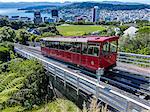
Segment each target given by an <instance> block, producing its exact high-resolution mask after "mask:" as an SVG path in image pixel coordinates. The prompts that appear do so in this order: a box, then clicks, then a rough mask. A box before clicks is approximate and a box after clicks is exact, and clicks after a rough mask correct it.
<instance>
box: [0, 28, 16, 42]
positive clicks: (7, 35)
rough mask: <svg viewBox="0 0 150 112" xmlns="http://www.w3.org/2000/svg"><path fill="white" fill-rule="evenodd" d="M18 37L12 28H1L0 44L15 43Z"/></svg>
mask: <svg viewBox="0 0 150 112" xmlns="http://www.w3.org/2000/svg"><path fill="white" fill-rule="evenodd" d="M15 37H16V33H15V31H14V30H13V29H11V28H10V27H6V26H5V27H2V28H0V42H4V41H9V42H13V41H14V39H15Z"/></svg>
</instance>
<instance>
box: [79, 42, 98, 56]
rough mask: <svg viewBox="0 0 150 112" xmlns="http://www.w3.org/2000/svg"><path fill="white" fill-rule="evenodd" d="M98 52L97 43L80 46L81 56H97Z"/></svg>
mask: <svg viewBox="0 0 150 112" xmlns="http://www.w3.org/2000/svg"><path fill="white" fill-rule="evenodd" d="M99 52H100V44H99V43H98V44H96V43H89V44H82V54H85V55H90V56H99Z"/></svg>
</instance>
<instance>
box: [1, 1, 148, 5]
mask: <svg viewBox="0 0 150 112" xmlns="http://www.w3.org/2000/svg"><path fill="white" fill-rule="evenodd" d="M65 1H71V2H82V1H99V2H100V1H121V2H139V3H147V4H150V0H0V2H65Z"/></svg>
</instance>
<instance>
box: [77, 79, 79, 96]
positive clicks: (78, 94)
mask: <svg viewBox="0 0 150 112" xmlns="http://www.w3.org/2000/svg"><path fill="white" fill-rule="evenodd" d="M77 95H79V77H77Z"/></svg>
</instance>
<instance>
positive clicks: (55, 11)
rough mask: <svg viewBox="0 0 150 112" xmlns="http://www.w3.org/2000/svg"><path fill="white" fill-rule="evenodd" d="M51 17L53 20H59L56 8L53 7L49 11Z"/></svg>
mask: <svg viewBox="0 0 150 112" xmlns="http://www.w3.org/2000/svg"><path fill="white" fill-rule="evenodd" d="M51 14H52V18H53V19H55V22H58V21H59V15H58V10H56V9H54V10H52V11H51Z"/></svg>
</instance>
